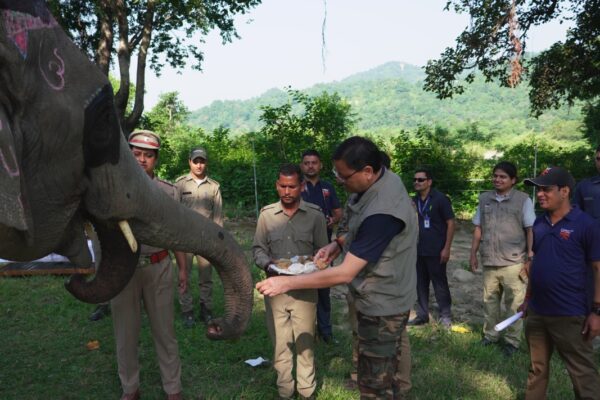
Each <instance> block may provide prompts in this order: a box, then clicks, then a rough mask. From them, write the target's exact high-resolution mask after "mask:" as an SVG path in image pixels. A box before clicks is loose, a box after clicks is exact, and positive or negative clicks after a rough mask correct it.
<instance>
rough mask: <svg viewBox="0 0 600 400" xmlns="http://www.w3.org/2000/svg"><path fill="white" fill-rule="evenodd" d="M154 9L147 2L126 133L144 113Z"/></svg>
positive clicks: (153, 2)
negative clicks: (133, 99)
mask: <svg viewBox="0 0 600 400" xmlns="http://www.w3.org/2000/svg"><path fill="white" fill-rule="evenodd" d="M154 7H155V1H154V0H148V6H147V8H146V15H145V16H144V27H143V30H142V38H141V41H140V47H139V48H138V58H137V72H136V77H135V101H134V103H133V110H132V111H131V114H129V116H127V118H126V120H125V124H124V125H123V128H124V129H125V130H126V131H127V132H131V130H132V129H133V128H135V126H136V125H137V123H138V122H139V120H140V118H141V117H142V113H143V112H144V92H145V88H146V59H147V58H148V48H149V47H150V42H151V40H152V29H153V27H154Z"/></svg>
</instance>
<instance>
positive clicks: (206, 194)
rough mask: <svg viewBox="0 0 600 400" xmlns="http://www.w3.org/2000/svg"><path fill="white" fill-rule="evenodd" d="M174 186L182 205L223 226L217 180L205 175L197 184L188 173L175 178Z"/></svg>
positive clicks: (221, 204)
mask: <svg viewBox="0 0 600 400" xmlns="http://www.w3.org/2000/svg"><path fill="white" fill-rule="evenodd" d="M175 187H176V188H177V191H178V192H179V195H180V197H181V202H182V203H183V204H184V205H186V206H187V207H189V208H191V209H192V210H194V211H196V212H197V213H199V214H200V215H203V216H205V217H206V218H208V219H211V220H213V221H214V222H215V223H216V224H219V225H220V226H223V200H222V199H221V189H220V186H219V182H217V181H215V180H214V179H211V178H208V177H207V178H206V179H205V180H203V181H202V182H201V183H200V184H198V182H196V181H195V180H194V177H193V176H192V174H191V173H188V174H187V175H184V176H181V177H179V178H177V180H176V181H175Z"/></svg>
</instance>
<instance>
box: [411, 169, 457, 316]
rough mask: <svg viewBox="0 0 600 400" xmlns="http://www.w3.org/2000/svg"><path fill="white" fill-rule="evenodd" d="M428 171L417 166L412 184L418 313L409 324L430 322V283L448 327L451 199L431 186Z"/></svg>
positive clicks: (452, 235) (451, 229)
mask: <svg viewBox="0 0 600 400" xmlns="http://www.w3.org/2000/svg"><path fill="white" fill-rule="evenodd" d="M432 184H433V180H432V178H431V173H430V172H429V171H428V170H426V169H417V170H416V171H415V176H414V179H413V185H414V188H415V191H416V192H417V194H416V195H415V196H414V197H413V202H414V204H415V207H416V209H417V213H418V217H419V244H418V246H417V307H416V312H417V316H416V317H415V318H414V319H412V320H410V321H408V324H409V325H423V324H426V323H428V322H429V284H430V283H432V284H433V291H434V293H435V299H436V300H437V303H438V307H439V311H440V314H439V317H440V323H441V324H442V325H443V326H444V327H445V328H450V327H451V324H452V317H451V312H450V304H451V303H452V299H451V297H450V288H449V287H448V277H447V276H446V263H447V262H448V260H449V259H450V246H451V245H452V239H453V237H454V229H455V224H454V211H453V210H452V204H451V203H450V199H449V198H448V197H447V196H445V195H443V194H442V193H440V192H438V191H437V190H435V189H433V188H432Z"/></svg>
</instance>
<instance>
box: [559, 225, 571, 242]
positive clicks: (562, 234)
mask: <svg viewBox="0 0 600 400" xmlns="http://www.w3.org/2000/svg"><path fill="white" fill-rule="evenodd" d="M571 233H573V229H565V228H561V230H560V233H559V235H560V237H561V238H562V239H564V240H569V238H570V237H571Z"/></svg>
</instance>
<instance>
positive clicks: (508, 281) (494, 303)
mask: <svg viewBox="0 0 600 400" xmlns="http://www.w3.org/2000/svg"><path fill="white" fill-rule="evenodd" d="M522 268H523V264H522V263H521V264H515V265H509V266H506V267H490V266H484V267H483V311H484V322H483V335H484V337H485V338H487V339H488V340H490V341H492V342H497V341H498V339H499V338H500V334H499V333H498V332H496V331H495V330H494V326H496V324H497V323H498V322H501V321H502V320H504V319H506V318H508V317H510V316H511V315H513V314H515V313H516V312H517V309H518V308H519V306H520V305H521V304H523V301H524V300H525V290H526V284H525V282H523V280H522V279H521V277H520V276H519V273H520V272H521V269H522ZM503 295H504V307H505V309H506V313H505V314H504V315H503V314H502V312H501V302H502V296H503ZM522 330H523V320H522V319H520V320H518V321H517V322H515V323H514V324H512V325H511V326H509V327H508V328H506V331H505V332H506V333H505V334H504V341H505V342H506V343H508V344H510V345H511V346H514V347H519V343H520V342H521V331H522Z"/></svg>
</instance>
